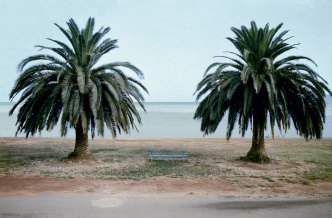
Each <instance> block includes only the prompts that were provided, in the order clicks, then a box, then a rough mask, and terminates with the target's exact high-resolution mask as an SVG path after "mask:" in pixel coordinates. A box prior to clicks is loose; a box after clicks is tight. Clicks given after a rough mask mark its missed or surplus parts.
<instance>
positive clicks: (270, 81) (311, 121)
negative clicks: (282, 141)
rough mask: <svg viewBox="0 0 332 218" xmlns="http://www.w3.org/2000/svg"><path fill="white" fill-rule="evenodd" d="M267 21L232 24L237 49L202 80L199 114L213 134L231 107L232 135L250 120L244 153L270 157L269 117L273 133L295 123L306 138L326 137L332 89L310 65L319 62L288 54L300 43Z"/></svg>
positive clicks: (253, 157)
mask: <svg viewBox="0 0 332 218" xmlns="http://www.w3.org/2000/svg"><path fill="white" fill-rule="evenodd" d="M281 27H282V24H279V25H278V26H277V27H276V28H271V29H270V27H269V24H266V25H265V27H264V28H257V26H256V23H255V22H251V27H250V28H249V29H248V28H247V27H245V26H242V27H241V28H240V29H238V28H234V27H233V28H231V30H232V31H233V33H234V34H235V35H236V37H235V38H227V39H228V40H229V41H230V42H231V43H232V44H233V45H234V46H235V48H236V49H237V51H238V53H234V52H228V53H230V54H232V55H234V56H235V58H234V57H228V56H218V57H223V58H226V59H228V60H230V61H229V62H217V63H213V64H211V65H210V66H209V67H208V68H207V70H206V72H205V74H204V78H203V79H202V80H201V81H200V82H199V84H198V85H197V90H196V93H197V100H199V99H200V98H203V96H204V99H203V100H202V101H201V102H200V104H199V106H198V108H197V110H196V112H195V116H194V118H195V119H201V131H204V133H205V134H210V133H213V132H215V131H216V129H217V127H218V124H219V123H220V121H221V120H222V118H223V117H224V116H225V115H226V112H228V124H227V133H226V135H227V140H229V138H230V137H231V134H232V131H233V128H234V125H235V123H236V122H238V124H239V131H240V133H241V135H242V137H243V136H244V135H245V132H246V131H247V129H248V127H249V123H250V126H251V128H252V133H253V134H252V146H251V149H250V151H249V152H248V153H247V156H246V157H245V159H247V160H250V161H254V162H268V161H270V159H269V157H268V156H267V154H266V151H265V145H264V130H265V129H266V127H267V124H268V122H269V123H270V126H271V134H272V137H273V136H274V126H275V124H277V126H278V128H279V130H280V131H281V130H282V129H283V130H285V131H286V130H287V129H289V128H290V126H291V122H292V123H293V124H294V126H295V129H296V130H297V133H298V134H300V135H301V136H304V138H306V139H309V138H310V139H311V138H313V137H316V138H318V139H319V138H321V137H322V130H323V123H324V122H325V107H326V104H325V99H324V97H325V92H328V93H330V94H331V91H330V90H329V89H328V87H327V82H326V81H325V80H324V79H322V78H321V77H320V76H319V75H318V74H317V73H316V72H315V71H314V70H313V69H312V68H311V67H310V66H309V65H306V64H303V63H300V62H301V61H307V62H308V63H311V64H313V65H316V64H315V62H314V61H313V60H312V59H310V58H308V57H305V56H285V53H286V52H287V51H289V50H292V49H293V48H295V47H296V45H298V44H288V43H287V40H288V39H289V38H291V37H289V38H285V37H284V36H285V35H286V34H287V32H288V31H283V32H281V33H278V31H279V30H280V28H281Z"/></svg>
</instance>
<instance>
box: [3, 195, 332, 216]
mask: <svg viewBox="0 0 332 218" xmlns="http://www.w3.org/2000/svg"><path fill="white" fill-rule="evenodd" d="M0 217H1V218H6V217H8V218H14V217H24V218H26V217H43V218H44V217H70V218H78V217H80V218H86V217H97V218H98V217H119V218H121V217H135V218H140V217H158V218H164V217H172V218H177V217H181V218H185V217H190V218H196V217H204V218H205V217H206V218H207V217H208V218H213V217H218V218H220V217H232V218H239V217H244V218H251V217H255V218H256V217H268V218H274V217H275V218H281V217H283V218H285V217H291V218H297V217H298V218H306V217H308V218H309V217H310V218H315V217H324V218H325V217H328V218H331V217H332V198H329V199H321V200H259V201H257V200H250V201H248V200H229V201H228V200H220V199H211V198H194V197H188V198H172V197H169V198H147V197H144V198H139V197H137V198H118V197H95V196H94V197H91V196H82V197H77V196H76V197H66V196H36V197H2V198H0Z"/></svg>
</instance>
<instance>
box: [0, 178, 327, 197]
mask: <svg viewBox="0 0 332 218" xmlns="http://www.w3.org/2000/svg"><path fill="white" fill-rule="evenodd" d="M251 180H252V182H257V179H251ZM91 193H93V194H97V195H98V194H100V195H103V194H113V195H121V196H150V195H160V197H162V196H170V195H172V196H195V197H220V198H321V197H331V196H332V181H331V180H321V181H315V182H314V183H313V184H311V185H302V184H288V185H285V186H283V187H274V188H243V187H240V186H238V185H237V184H232V183H230V182H228V181H225V180H222V179H217V180H206V179H195V180H187V179H172V178H153V179H145V180H140V181H134V180H116V181H108V180H85V179H62V178H50V177H39V176H0V196H1V197H7V196H33V195H40V194H91Z"/></svg>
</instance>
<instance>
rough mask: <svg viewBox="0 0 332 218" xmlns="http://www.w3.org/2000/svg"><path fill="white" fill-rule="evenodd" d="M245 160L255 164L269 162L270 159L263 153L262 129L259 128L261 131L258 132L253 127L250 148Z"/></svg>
mask: <svg viewBox="0 0 332 218" xmlns="http://www.w3.org/2000/svg"><path fill="white" fill-rule="evenodd" d="M245 159H247V160H250V161H253V162H256V163H268V162H270V158H269V157H268V156H267V154H266V151H265V142H264V128H261V131H258V128H257V127H256V126H254V127H253V135H252V143H251V148H250V150H249V152H248V153H247V156H246V158H245Z"/></svg>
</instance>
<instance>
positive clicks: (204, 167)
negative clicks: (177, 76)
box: [0, 139, 332, 188]
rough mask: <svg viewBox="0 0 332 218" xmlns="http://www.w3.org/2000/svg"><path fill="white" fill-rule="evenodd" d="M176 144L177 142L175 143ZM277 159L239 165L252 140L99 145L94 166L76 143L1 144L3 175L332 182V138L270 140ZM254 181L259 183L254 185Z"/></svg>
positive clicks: (267, 184) (95, 148) (266, 183)
mask: <svg viewBox="0 0 332 218" xmlns="http://www.w3.org/2000/svg"><path fill="white" fill-rule="evenodd" d="M174 140H175V139H174ZM266 143H267V149H268V151H269V152H270V153H271V154H272V155H273V156H274V157H275V159H274V160H273V161H272V163H271V164H263V165H261V164H254V163H248V162H243V161H240V160H236V158H237V157H238V156H239V155H241V154H244V153H245V152H246V150H247V148H248V146H250V140H249V139H242V140H239V139H235V141H233V140H231V141H230V142H225V141H224V140H216V139H214V140H212V139H202V140H195V139H193V140H192V141H191V142H188V141H186V140H181V139H177V140H175V143H174V142H171V140H166V139H165V140H153V141H151V142H144V141H143V142H140V141H139V140H137V141H135V140H128V141H127V140H116V141H114V140H106V139H103V140H98V139H97V140H93V141H90V144H91V145H92V149H91V153H93V155H94V157H95V160H94V161H89V162H86V161H81V162H70V161H68V160H67V159H66V154H67V153H68V152H69V151H70V150H71V149H72V148H73V147H74V143H73V142H72V141H71V140H70V139H38V140H37V139H36V140H35V139H33V140H28V141H26V140H24V139H17V140H15V141H9V142H1V140H0V175H42V176H51V177H58V178H85V179H133V180H140V179H146V178H154V177H169V178H183V179H218V178H223V179H226V180H229V181H231V182H233V183H237V184H240V186H243V187H245V188H249V187H253V185H255V187H256V186H261V187H279V186H282V185H284V184H294V183H296V184H310V183H311V182H312V181H314V180H316V179H332V159H331V158H330V157H331V155H332V139H323V140H319V141H318V140H316V141H309V142H305V141H304V140H303V139H275V140H271V139H266ZM165 147H168V148H169V149H170V150H174V151H181V150H186V151H188V152H189V154H190V155H189V158H188V159H187V160H186V161H185V162H184V163H182V161H170V162H167V161H162V160H159V161H153V162H150V159H149V156H148V154H149V152H148V151H149V150H150V149H151V148H153V149H159V150H163V149H165ZM250 179H254V180H257V181H258V182H256V183H255V184H252V181H249V180H250Z"/></svg>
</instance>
